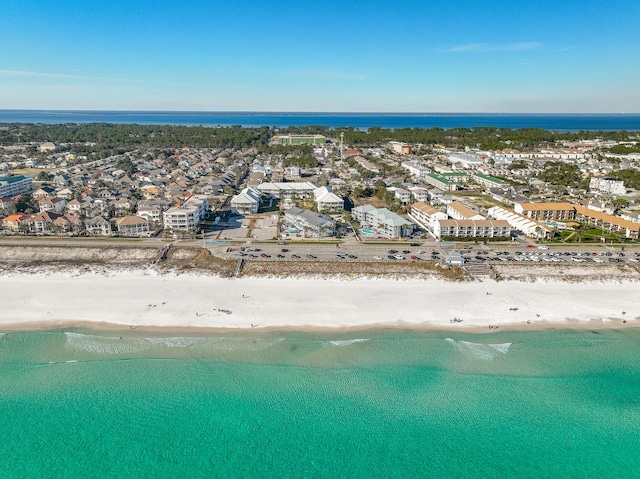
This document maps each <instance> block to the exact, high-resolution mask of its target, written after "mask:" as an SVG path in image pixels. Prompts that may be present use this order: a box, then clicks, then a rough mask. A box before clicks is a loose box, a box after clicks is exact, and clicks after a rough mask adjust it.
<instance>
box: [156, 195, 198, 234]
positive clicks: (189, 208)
mask: <svg viewBox="0 0 640 479" xmlns="http://www.w3.org/2000/svg"><path fill="white" fill-rule="evenodd" d="M208 209H209V200H208V198H207V197H206V196H204V195H194V196H190V197H189V198H187V200H186V201H185V202H184V203H182V204H181V205H180V206H173V207H171V208H169V209H168V210H167V211H165V212H164V226H165V227H166V228H169V229H172V230H189V229H192V228H197V227H198V225H199V224H200V221H202V218H204V217H205V215H206V213H207V210H208Z"/></svg>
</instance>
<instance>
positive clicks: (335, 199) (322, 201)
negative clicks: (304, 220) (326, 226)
mask: <svg viewBox="0 0 640 479" xmlns="http://www.w3.org/2000/svg"><path fill="white" fill-rule="evenodd" d="M313 200H314V201H315V202H316V206H317V207H318V211H340V210H343V209H344V200H343V199H342V198H341V197H340V196H338V195H336V194H335V193H334V192H333V191H331V190H330V189H329V188H327V187H326V186H321V187H320V188H316V189H315V190H314V191H313Z"/></svg>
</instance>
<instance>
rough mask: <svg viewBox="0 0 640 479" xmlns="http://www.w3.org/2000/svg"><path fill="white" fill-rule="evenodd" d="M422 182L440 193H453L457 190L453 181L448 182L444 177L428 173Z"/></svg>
mask: <svg viewBox="0 0 640 479" xmlns="http://www.w3.org/2000/svg"><path fill="white" fill-rule="evenodd" d="M424 181H426V182H427V183H429V184H430V185H432V186H435V187H436V188H438V189H440V190H442V191H455V190H457V189H458V185H456V184H455V183H454V182H453V181H451V180H448V179H447V178H445V177H444V176H442V175H439V174H437V173H429V174H428V175H426V176H425V177H424Z"/></svg>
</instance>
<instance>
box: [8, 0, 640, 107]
mask: <svg viewBox="0 0 640 479" xmlns="http://www.w3.org/2000/svg"><path fill="white" fill-rule="evenodd" d="M0 10H1V14H0V109H85V110H91V109H105V110H123V109H124V110H188V111H191V110H197V111H346V112H355V111H359V112H368V111H370V112H520V113H524V112H530V113H547V112H548V113H569V112H575V113H600V112H601V113H623V112H626V113H638V112H640V28H639V26H640V4H639V3H638V0H606V1H600V0H583V1H578V0H537V1H535V2H534V1H530V2H520V1H517V0H485V1H481V0H468V1H462V0H440V1H437V2H436V1H430V0H423V1H416V0H414V1H409V0H407V1H401V0H397V1H384V0H370V1H360V0H354V1H348V0H346V1H342V2H339V1H314V0H306V1H305V0H298V1H288V0H284V1H280V2H273V1H258V0H253V1H252V0H235V1H227V0H208V1H207V0H200V1H197V0H182V1H179V0H153V1H150V0H128V1H120V0H110V1H107V0H101V1H95V0H64V1H61V0H2V2H1V9H0Z"/></svg>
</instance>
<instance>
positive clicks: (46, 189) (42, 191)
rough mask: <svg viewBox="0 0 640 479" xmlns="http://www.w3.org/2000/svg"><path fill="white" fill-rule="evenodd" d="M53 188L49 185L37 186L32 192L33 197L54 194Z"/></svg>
mask: <svg viewBox="0 0 640 479" xmlns="http://www.w3.org/2000/svg"><path fill="white" fill-rule="evenodd" d="M55 192H56V190H55V188H52V187H51V186H41V187H40V188H38V189H37V190H36V191H34V192H33V195H32V196H33V197H34V198H35V199H38V198H48V197H49V196H54V195H55Z"/></svg>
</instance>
